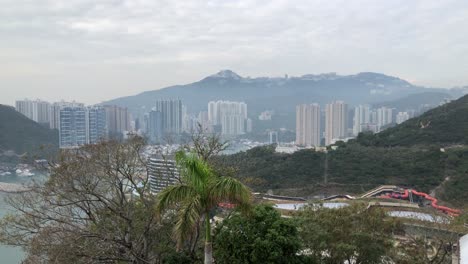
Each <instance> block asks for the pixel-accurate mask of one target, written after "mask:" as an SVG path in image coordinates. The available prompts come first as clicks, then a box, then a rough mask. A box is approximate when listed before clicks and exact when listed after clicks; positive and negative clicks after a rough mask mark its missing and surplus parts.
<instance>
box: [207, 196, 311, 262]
mask: <svg viewBox="0 0 468 264" xmlns="http://www.w3.org/2000/svg"><path fill="white" fill-rule="evenodd" d="M214 245H215V247H214V256H215V259H216V261H217V262H219V263H233V264H243V263H252V264H255V263H304V262H305V260H306V257H305V256H303V255H300V254H299V253H300V250H301V246H302V244H301V242H300V237H299V233H298V229H297V225H296V224H295V221H294V220H293V219H288V218H282V217H281V214H280V213H279V212H278V211H276V210H275V209H274V208H273V207H272V206H271V205H258V206H256V207H255V208H254V209H253V210H252V213H251V214H249V215H247V216H244V215H242V214H239V213H234V214H232V215H231V216H230V217H229V218H227V219H225V220H224V221H223V222H222V223H221V224H220V225H218V226H217V227H216V229H215V236H214Z"/></svg>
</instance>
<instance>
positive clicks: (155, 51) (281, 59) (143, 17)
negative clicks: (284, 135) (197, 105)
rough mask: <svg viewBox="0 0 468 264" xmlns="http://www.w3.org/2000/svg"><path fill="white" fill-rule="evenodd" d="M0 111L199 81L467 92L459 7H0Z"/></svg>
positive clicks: (124, 0)
mask: <svg viewBox="0 0 468 264" xmlns="http://www.w3.org/2000/svg"><path fill="white" fill-rule="evenodd" d="M0 6H1V8H0V61H1V62H0V104H9V105H13V104H14V102H15V100H16V99H24V98H29V99H36V98H39V99H43V100H47V101H58V100H61V99H64V100H76V101H79V102H84V103H86V104H95V103H99V102H101V101H104V100H109V99H114V98H117V97H121V96H128V95H134V94H138V93H140V92H143V91H148V90H155V89H160V88H163V87H166V86H169V85H175V84H186V83H191V82H195V81H198V80H200V79H202V78H204V77H206V76H208V75H211V74H214V73H216V72H218V71H219V70H221V69H231V70H233V71H235V72H236V73H238V74H240V75H242V76H251V77H257V76H283V75H284V74H288V75H289V76H300V75H303V74H318V73H326V72H337V73H339V74H355V73H358V72H362V71H373V72H380V73H385V74H387V75H392V76H397V77H400V78H402V79H405V80H408V81H410V82H411V83H413V84H417V85H424V86H428V87H444V88H447V87H453V86H464V85H468V34H467V29H468V1H466V0H459V1H452V0H443V1H441V0H411V1H408V0H379V1H375V0H352V1H351V0H342V1H340V0H265V1H264V0H256V1H253V0H240V1H235V0H220V1H190V0H187V1H185V0H184V1H173V0H167V1H166V0H164V1H159V0H102V1H97V0H67V1H63V0H60V1H59V0H0Z"/></svg>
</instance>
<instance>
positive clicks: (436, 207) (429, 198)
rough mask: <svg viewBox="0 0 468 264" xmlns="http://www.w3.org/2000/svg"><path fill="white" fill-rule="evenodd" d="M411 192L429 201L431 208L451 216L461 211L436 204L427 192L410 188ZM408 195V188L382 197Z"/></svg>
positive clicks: (396, 197)
mask: <svg viewBox="0 0 468 264" xmlns="http://www.w3.org/2000/svg"><path fill="white" fill-rule="evenodd" d="M411 193H412V194H414V195H416V196H421V197H424V199H426V200H429V201H431V206H432V207H433V208H435V209H437V210H440V211H442V212H444V213H447V214H449V215H453V216H458V215H459V214H460V213H461V211H460V210H458V209H453V208H449V207H446V206H442V205H438V204H437V199H436V198H434V197H432V196H430V195H429V194H427V193H423V192H418V191H416V190H411ZM408 197H409V190H407V189H406V190H405V191H404V193H403V194H401V193H397V192H393V193H390V194H387V195H384V196H382V198H394V199H407V198H408Z"/></svg>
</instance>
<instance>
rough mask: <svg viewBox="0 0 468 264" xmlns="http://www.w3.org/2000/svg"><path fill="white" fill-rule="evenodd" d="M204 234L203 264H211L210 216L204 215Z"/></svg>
mask: <svg viewBox="0 0 468 264" xmlns="http://www.w3.org/2000/svg"><path fill="white" fill-rule="evenodd" d="M205 224H206V234H205V264H212V263H213V244H212V243H211V224H210V215H209V214H208V213H207V214H206V215H205Z"/></svg>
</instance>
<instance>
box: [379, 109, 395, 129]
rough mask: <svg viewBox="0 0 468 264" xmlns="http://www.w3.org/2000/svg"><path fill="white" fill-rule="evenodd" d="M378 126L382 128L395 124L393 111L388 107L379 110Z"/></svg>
mask: <svg viewBox="0 0 468 264" xmlns="http://www.w3.org/2000/svg"><path fill="white" fill-rule="evenodd" d="M376 112H377V126H378V127H379V131H380V128H381V127H383V126H386V125H389V124H391V123H393V109H392V108H388V107H385V106H384V107H380V108H377V110H376Z"/></svg>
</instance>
